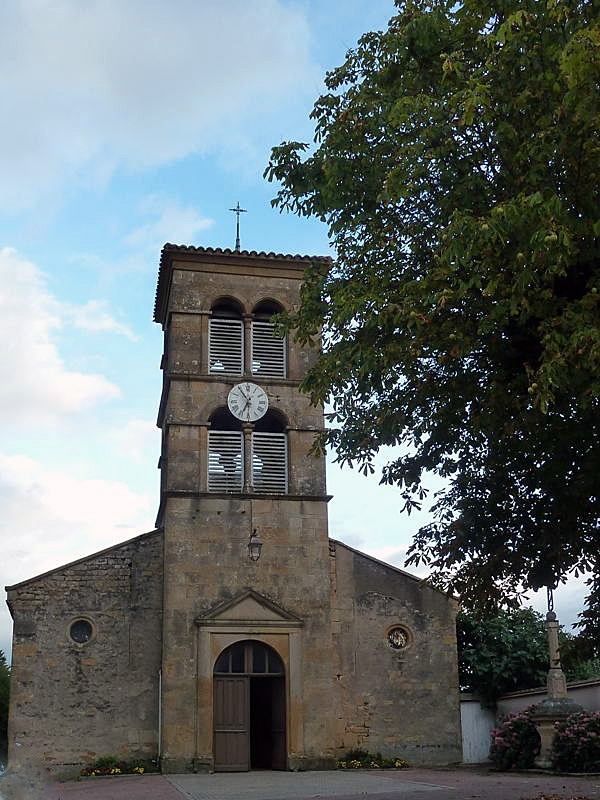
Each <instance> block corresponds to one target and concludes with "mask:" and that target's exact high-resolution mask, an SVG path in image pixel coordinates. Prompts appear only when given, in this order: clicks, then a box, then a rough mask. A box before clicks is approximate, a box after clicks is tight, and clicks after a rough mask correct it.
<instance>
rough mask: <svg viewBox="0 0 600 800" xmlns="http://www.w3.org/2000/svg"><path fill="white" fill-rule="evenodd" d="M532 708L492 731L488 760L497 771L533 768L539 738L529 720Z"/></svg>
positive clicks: (532, 723) (504, 721)
mask: <svg viewBox="0 0 600 800" xmlns="http://www.w3.org/2000/svg"><path fill="white" fill-rule="evenodd" d="M533 709H534V706H529V708H526V709H525V710H524V711H521V712H520V713H519V714H511V715H510V716H508V717H506V718H505V719H503V720H502V721H501V722H500V724H499V725H498V727H497V728H494V730H493V731H492V737H491V745H490V759H491V761H492V762H493V763H494V764H495V765H496V767H497V768H498V769H528V768H529V767H533V764H534V761H535V757H536V756H537V755H538V753H539V752H540V737H539V734H538V732H537V730H536V729H535V724H534V722H533V720H532V718H531V713H532V711H533Z"/></svg>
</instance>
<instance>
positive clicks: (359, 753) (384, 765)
mask: <svg viewBox="0 0 600 800" xmlns="http://www.w3.org/2000/svg"><path fill="white" fill-rule="evenodd" d="M337 767H338V769H405V768H406V767H408V761H406V759H404V758H398V757H394V758H383V756H382V755H381V753H376V754H375V755H373V753H369V752H368V751H367V750H361V749H358V750H349V751H348V752H347V753H346V755H345V756H344V757H343V758H342V759H340V760H339V761H338V762H337Z"/></svg>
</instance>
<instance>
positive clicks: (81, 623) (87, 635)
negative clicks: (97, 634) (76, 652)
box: [69, 619, 94, 644]
mask: <svg viewBox="0 0 600 800" xmlns="http://www.w3.org/2000/svg"><path fill="white" fill-rule="evenodd" d="M93 634H94V629H93V628H92V624H91V623H90V622H88V621H87V619H76V620H75V622H73V623H71V627H70V628H69V636H70V637H71V639H72V640H73V641H74V642H75V643H76V644H86V643H87V642H89V641H90V639H91V638H92V636H93Z"/></svg>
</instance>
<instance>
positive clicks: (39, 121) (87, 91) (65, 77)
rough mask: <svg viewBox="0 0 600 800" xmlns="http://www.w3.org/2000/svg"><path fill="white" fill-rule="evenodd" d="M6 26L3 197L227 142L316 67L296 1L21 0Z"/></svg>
mask: <svg viewBox="0 0 600 800" xmlns="http://www.w3.org/2000/svg"><path fill="white" fill-rule="evenodd" d="M0 27H1V28H2V30H5V31H10V36H9V37H6V40H5V41H4V43H3V47H2V49H1V51H0V94H1V95H2V98H3V110H4V118H5V119H6V120H7V121H8V122H7V124H5V125H3V126H2V128H1V129H0V171H1V172H2V184H1V185H0V207H4V208H6V209H7V210H14V209H15V208H17V207H19V206H21V207H26V206H27V205H29V204H30V203H32V202H33V201H35V200H36V199H39V198H40V197H41V196H43V195H44V194H45V193H47V192H48V191H49V190H52V189H53V188H55V187H56V186H57V185H60V184H61V183H62V181H63V180H68V179H69V178H70V179H71V180H72V179H73V178H74V177H80V178H82V179H83V180H85V181H90V182H93V183H99V182H100V183H101V182H105V181H106V180H107V179H108V178H109V177H110V175H111V174H112V172H113V171H114V170H115V169H116V168H123V167H124V168H126V169H137V168H146V167H149V166H157V165H160V164H164V163H166V162H168V161H171V160H173V159H178V158H182V157H184V156H186V155H189V154H190V153H194V152H196V153H197V152H203V151H206V150H207V149H208V148H215V147H216V148H222V146H223V144H224V143H225V142H227V141H231V142H232V143H234V142H236V141H238V140H239V137H240V135H241V136H242V137H244V136H247V130H248V126H249V122H250V121H262V120H263V118H264V117H265V115H268V114H271V115H272V116H273V117H275V116H276V114H277V110H278V106H279V105H280V104H282V103H285V102H287V101H288V100H289V98H291V97H294V96H295V95H297V93H298V92H301V91H302V90H303V87H305V86H306V84H307V81H308V80H312V79H313V78H316V74H317V73H316V67H313V66H312V65H311V63H310V58H309V27H308V24H307V21H306V19H305V17H304V14H303V12H302V10H301V8H299V7H298V6H294V5H292V4H287V3H283V2H282V0H253V2H251V3H248V2H245V0H220V2H218V3H207V2H197V0H172V2H169V3H165V2H164V1H163V0H128V2H122V1H121V0H88V1H87V2H85V3H82V2H80V0H61V2H48V0H20V2H11V3H2V4H0ZM263 127H264V126H263Z"/></svg>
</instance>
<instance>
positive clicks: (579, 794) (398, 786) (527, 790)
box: [0, 769, 600, 800]
mask: <svg viewBox="0 0 600 800" xmlns="http://www.w3.org/2000/svg"><path fill="white" fill-rule="evenodd" d="M542 797H544V798H547V799H548V800H550V798H551V800H559V798H560V800H573V799H574V798H577V800H580V799H581V800H583V798H585V800H600V777H590V778H571V777H554V776H550V775H539V774H522V773H521V774H516V775H513V774H506V773H497V772H491V771H489V770H486V769H431V770H424V769H407V770H401V771H391V770H390V771H387V770H386V771H381V772H379V771H377V770H371V771H356V772H354V771H352V772H342V771H339V772H300V773H293V772H248V773H237V774H235V773H234V774H222V773H221V774H217V775H170V776H168V777H163V776H160V775H146V776H143V777H137V776H133V777H124V778H106V779H102V778H100V779H91V780H86V781H80V782H67V783H62V784H55V785H54V786H51V787H46V789H44V790H38V789H36V788H35V787H34V786H33V785H31V784H30V785H28V786H25V787H24V786H22V785H21V786H18V785H17V784H16V783H15V782H14V780H12V781H11V780H8V781H7V780H5V779H2V778H0V798H2V799H3V800H38V798H39V800H316V798H323V799H325V798H335V800H365V799H367V800H369V799H371V800H466V799H467V798H468V799H469V800H471V798H481V800H539V798H542Z"/></svg>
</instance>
